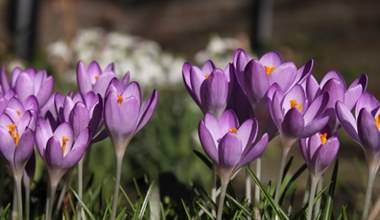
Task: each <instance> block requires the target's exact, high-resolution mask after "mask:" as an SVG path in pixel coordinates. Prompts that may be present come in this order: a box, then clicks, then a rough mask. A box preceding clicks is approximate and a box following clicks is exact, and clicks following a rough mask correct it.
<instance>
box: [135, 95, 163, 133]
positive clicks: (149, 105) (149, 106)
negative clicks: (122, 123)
mask: <svg viewBox="0 0 380 220" xmlns="http://www.w3.org/2000/svg"><path fill="white" fill-rule="evenodd" d="M157 102H158V92H157V90H153V93H152V95H151V96H150V97H149V98H148V99H147V100H146V101H145V103H144V104H143V107H142V109H141V113H140V115H139V119H138V125H137V129H136V132H137V131H139V130H140V129H141V128H143V127H144V126H145V125H146V123H148V121H149V120H150V118H151V117H152V115H153V113H154V112H155V110H156V107H157Z"/></svg>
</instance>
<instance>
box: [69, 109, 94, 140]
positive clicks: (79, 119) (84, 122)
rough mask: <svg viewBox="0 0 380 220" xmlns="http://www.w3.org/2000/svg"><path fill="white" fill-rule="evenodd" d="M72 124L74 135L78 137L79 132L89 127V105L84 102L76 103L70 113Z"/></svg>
mask: <svg viewBox="0 0 380 220" xmlns="http://www.w3.org/2000/svg"><path fill="white" fill-rule="evenodd" d="M69 118H70V120H69V121H70V124H71V125H72V126H73V131H74V136H75V137H78V135H79V133H80V132H81V131H82V130H83V129H85V128H87V127H88V126H89V123H90V115H89V113H88V109H87V107H86V106H85V105H84V104H83V103H76V104H75V106H74V108H73V110H72V111H71V113H70V117H69Z"/></svg>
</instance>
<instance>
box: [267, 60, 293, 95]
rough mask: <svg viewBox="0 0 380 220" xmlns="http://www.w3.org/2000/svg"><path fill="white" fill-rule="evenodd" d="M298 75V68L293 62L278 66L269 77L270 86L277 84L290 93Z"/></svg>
mask: <svg viewBox="0 0 380 220" xmlns="http://www.w3.org/2000/svg"><path fill="white" fill-rule="evenodd" d="M296 75H297V67H296V66H295V65H294V63H292V62H286V63H283V64H281V65H280V66H278V67H277V68H276V69H275V70H274V71H273V72H272V73H271V74H270V75H269V84H270V85H272V84H273V83H277V84H278V85H279V86H280V87H281V88H282V89H283V90H284V91H288V90H289V88H290V86H291V85H292V84H293V83H294V80H295V78H296Z"/></svg>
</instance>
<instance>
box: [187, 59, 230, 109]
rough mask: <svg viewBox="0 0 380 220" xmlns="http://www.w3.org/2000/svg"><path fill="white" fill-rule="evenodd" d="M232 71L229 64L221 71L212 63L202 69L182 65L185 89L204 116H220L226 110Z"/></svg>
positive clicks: (206, 64) (207, 63)
mask: <svg viewBox="0 0 380 220" xmlns="http://www.w3.org/2000/svg"><path fill="white" fill-rule="evenodd" d="M232 71H233V68H232V65H231V64H229V65H227V66H226V68H225V70H222V69H219V68H216V67H215V65H214V64H213V62H212V61H207V62H206V63H205V64H204V65H203V67H202V69H200V68H198V67H196V66H192V65H191V64H190V63H187V62H186V63H185V64H184V65H183V68H182V76H183V81H184V83H185V86H186V89H187V90H188V92H189V93H190V95H191V96H192V97H193V99H194V101H195V102H196V103H197V105H198V106H199V107H200V108H201V110H202V112H203V113H204V114H205V113H207V112H211V113H213V114H215V115H217V116H220V115H221V114H222V112H223V111H224V110H225V109H226V107H227V104H228V101H229V98H230V95H231V92H232V88H233V82H234V80H233V78H232V77H233V72H232Z"/></svg>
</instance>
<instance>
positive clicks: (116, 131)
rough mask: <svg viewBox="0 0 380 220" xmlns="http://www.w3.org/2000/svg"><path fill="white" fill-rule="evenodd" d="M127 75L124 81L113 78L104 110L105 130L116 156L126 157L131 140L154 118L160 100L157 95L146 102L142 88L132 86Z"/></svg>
mask: <svg viewBox="0 0 380 220" xmlns="http://www.w3.org/2000/svg"><path fill="white" fill-rule="evenodd" d="M127 78H129V76H128V75H126V76H125V77H124V78H123V79H121V80H118V79H114V80H112V81H111V83H110V86H109V88H108V89H107V95H106V98H105V107H104V120H105V125H106V129H107V131H108V134H109V136H110V137H111V141H112V143H113V145H114V147H115V150H116V153H117V154H119V153H120V154H123V155H124V151H125V149H126V147H127V145H128V143H129V141H130V140H131V139H132V137H133V136H134V135H135V134H136V133H137V132H138V131H139V130H140V129H141V128H143V127H144V126H145V125H146V123H147V122H148V121H149V119H150V118H151V117H152V115H153V113H154V111H155V109H156V105H157V99H158V93H157V91H156V90H154V91H153V93H152V95H151V96H150V97H149V98H148V99H147V100H146V101H145V102H144V103H143V101H142V93H141V89H140V86H139V84H138V83H137V82H131V83H129V80H128V79H127Z"/></svg>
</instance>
